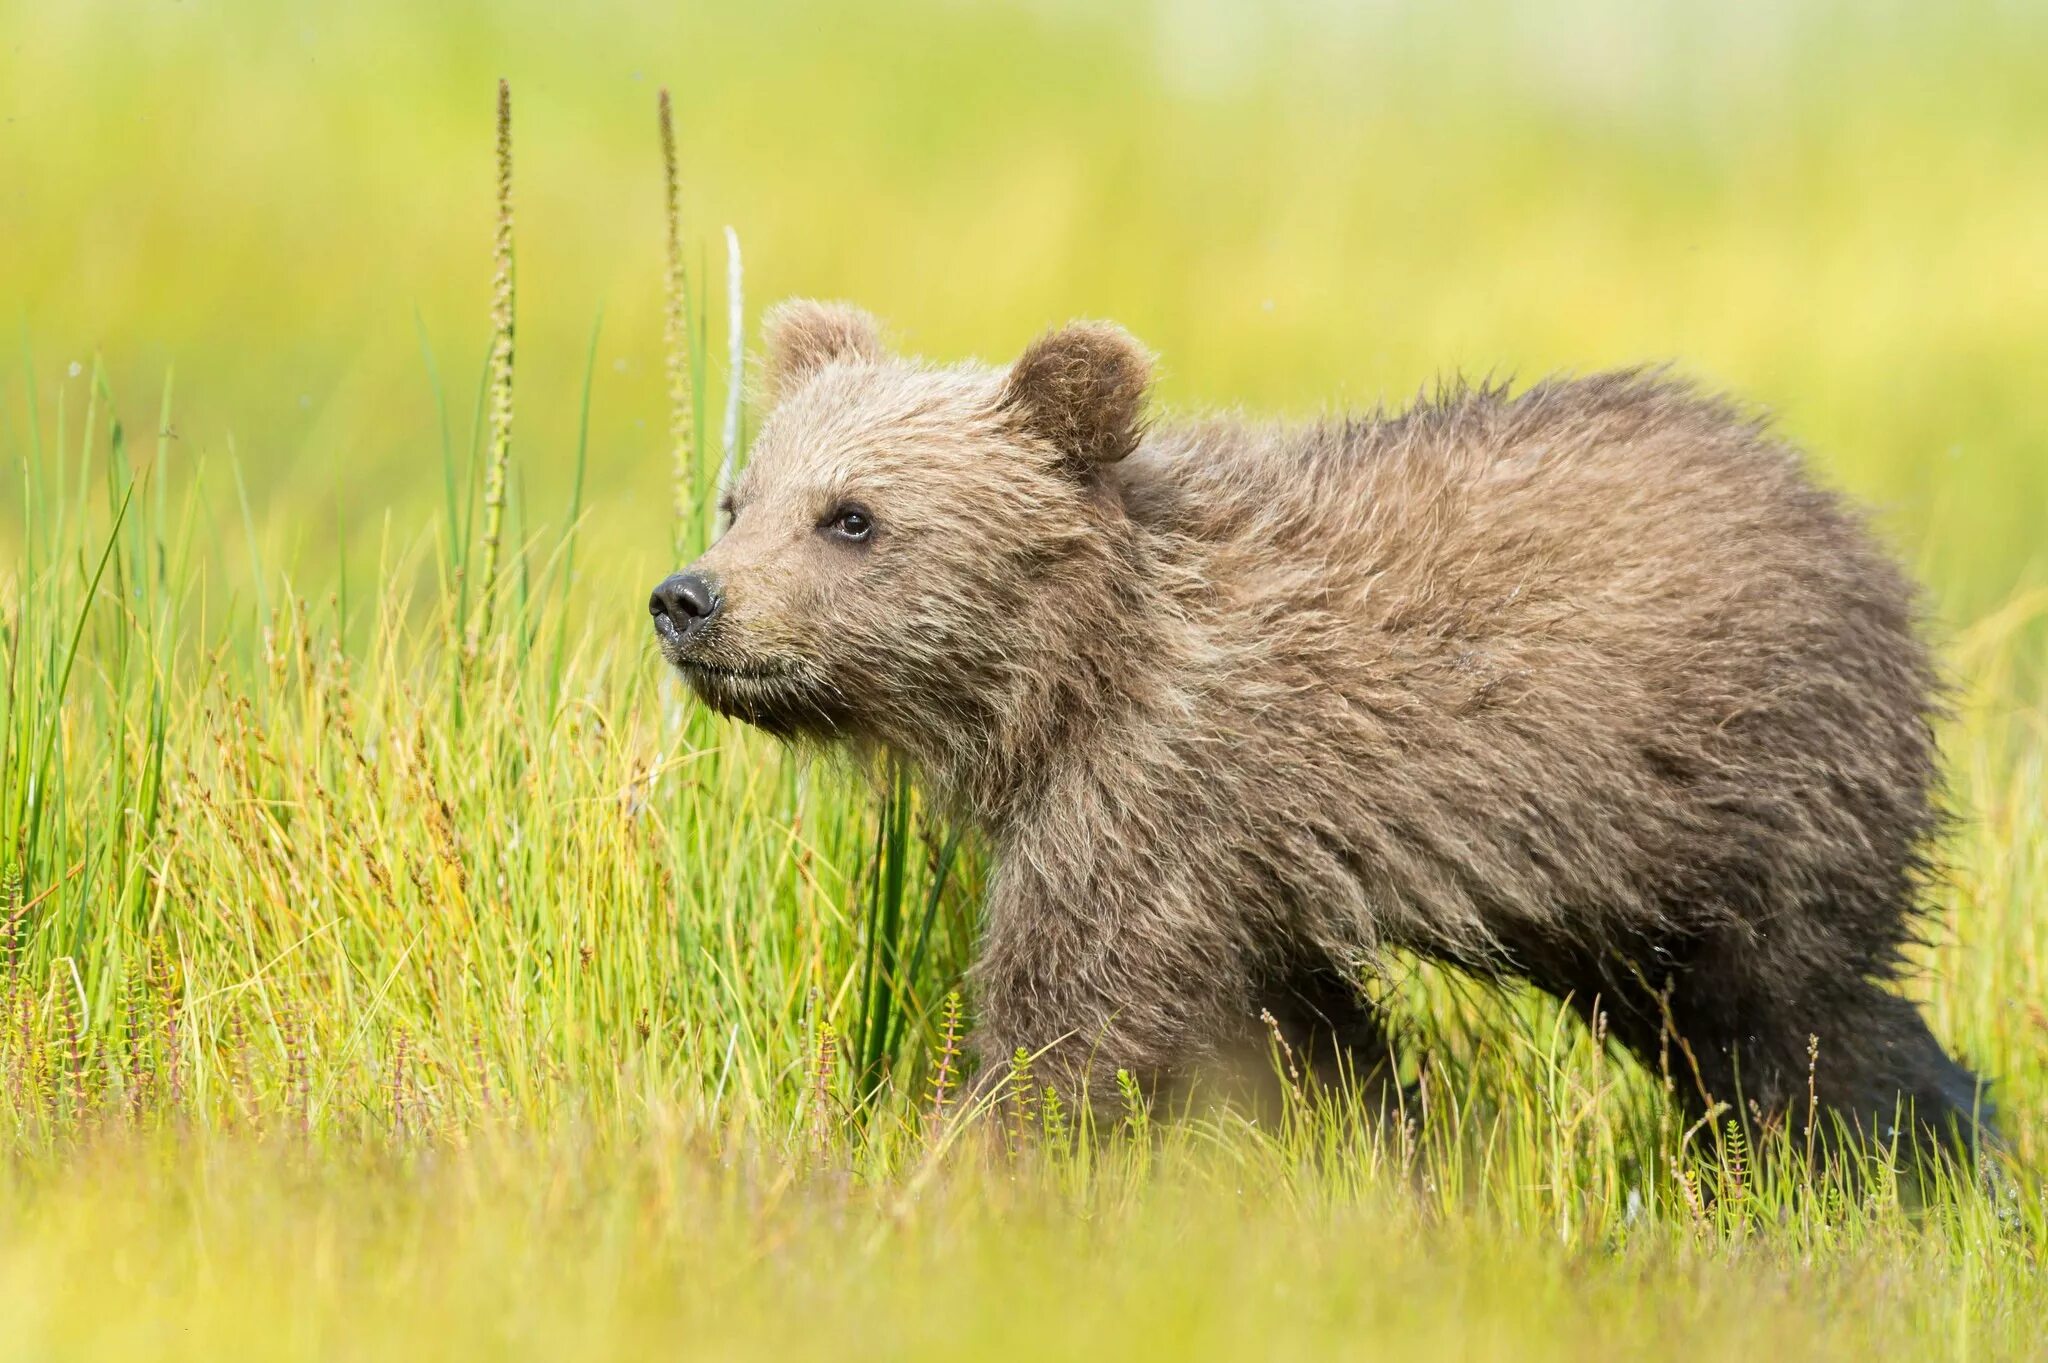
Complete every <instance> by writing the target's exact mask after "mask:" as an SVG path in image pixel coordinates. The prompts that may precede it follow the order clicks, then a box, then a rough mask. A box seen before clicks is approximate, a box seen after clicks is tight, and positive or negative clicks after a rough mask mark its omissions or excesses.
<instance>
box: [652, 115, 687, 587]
mask: <svg viewBox="0 0 2048 1363" xmlns="http://www.w3.org/2000/svg"><path fill="white" fill-rule="evenodd" d="M655 121H656V123H657V125H658V130H659V132H660V134H661V186H662V196H661V210H662V223H663V226H664V228H665V229H666V230H665V233H664V236H663V241H662V244H663V248H664V250H663V256H662V259H663V262H664V265H665V272H664V276H663V281H662V282H663V291H662V299H663V308H662V357H663V363H664V366H665V372H666V373H667V375H668V436H669V460H670V470H671V477H670V484H669V487H670V497H671V501H672V503H673V505H674V508H675V529H676V557H677V558H678V559H681V558H682V557H683V550H684V548H685V546H686V544H687V542H688V533H689V526H690V524H691V521H692V518H693V516H694V515H695V513H696V509H697V460H696V453H695V451H696V440H695V434H696V416H695V401H694V397H695V384H694V381H693V376H692V374H691V366H690V356H691V352H692V347H691V345H690V321H689V318H690V302H689V283H688V280H687V278H686V275H685V271H684V268H683V228H682V216H683V206H682V183H681V176H680V173H679V169H678V166H677V163H676V121H675V107H674V104H673V103H672V101H671V100H670V98H669V93H668V91H667V90H665V89H664V90H663V91H662V92H661V94H660V96H659V98H658V99H657V101H656V120H655Z"/></svg>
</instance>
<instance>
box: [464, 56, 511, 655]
mask: <svg viewBox="0 0 2048 1363" xmlns="http://www.w3.org/2000/svg"><path fill="white" fill-rule="evenodd" d="M491 264H492V273H491V358H490V366H489V374H490V378H489V382H490V422H491V443H490V453H489V458H488V459H487V460H486V462H485V465H484V493H483V496H484V504H483V512H484V523H483V542H482V545H481V546H480V552H481V554H482V558H481V562H480V567H479V570H478V578H479V581H478V584H477V592H478V597H477V621H476V627H475V632H474V633H473V634H472V635H471V636H470V639H469V652H470V655H471V656H472V657H474V656H475V653H476V650H477V647H478V645H479V643H480V641H481V640H483V639H487V638H488V637H489V636H490V632H491V617H492V613H493V611H494V610H495V608H496V606H497V598H498V592H497V584H498V558H499V554H500V552H501V550H500V540H501V539H502V537H503V535H504V528H505V492H506V473H507V469H508V468H509V466H510V464H511V462H512V359H513V326H514V320H515V308H516V291H515V279H514V261H513V253H512V86H511V83H510V82H509V81H506V80H503V79H500V80H499V81H498V217H497V231H496V234H495V235H494V237H493V239H492V244H491Z"/></svg>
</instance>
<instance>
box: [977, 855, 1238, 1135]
mask: <svg viewBox="0 0 2048 1363" xmlns="http://www.w3.org/2000/svg"><path fill="white" fill-rule="evenodd" d="M1060 869H1062V868H1061V867H1060V866H1059V864H1058V863H1057V862H1055V863H1053V864H1051V865H1047V864H1046V863H1045V862H1044V861H1043V860H1040V861H1038V862H1036V863H1033V862H1031V861H1025V862H1024V864H1023V865H1021V866H1020V865H1018V862H1017V861H1016V860H1012V861H1011V862H1010V863H1009V864H1008V865H1006V866H1005V867H1004V869H1003V871H1002V873H1001V874H1000V875H999V877H998V880H997V883H996V885H995V886H994V887H993V888H992V890H991V892H990V897H989V916H988V928H987V932H986V935H985V937H984V940H983V943H982V952H981V958H980V960H979V962H978V963H977V964H976V966H975V967H974V970H973V972H972V975H971V980H972V985H973V990H972V992H973V996H974V1001H975V1006H976V1012H977V1015H978V1022H977V1026H976V1030H975V1037H974V1045H975V1050H976V1052H977V1053H978V1055H979V1056H980V1059H981V1072H980V1076H979V1079H978V1081H977V1083H976V1085H975V1086H974V1090H973V1091H974V1092H975V1093H977V1094H979V1095H981V1096H983V1097H984V1098H986V1096H987V1095H988V1094H990V1093H991V1092H992V1091H994V1090H996V1089H999V1088H1000V1087H1001V1086H1002V1085H1003V1084H1004V1082H1005V1081H1006V1080H1007V1079H1008V1077H1009V1075H1010V1073H1011V1062H1012V1060H1013V1058H1014V1057H1015V1056H1016V1054H1017V1053H1018V1052H1019V1051H1022V1052H1023V1053H1024V1054H1025V1055H1027V1056H1028V1057H1029V1058H1030V1065H1031V1075H1032V1080H1033V1083H1034V1085H1035V1086H1038V1087H1040V1088H1043V1087H1044V1086H1048V1085H1049V1086H1051V1087H1052V1088H1053V1089H1055V1090H1056V1091H1057V1092H1058V1093H1059V1094H1060V1097H1061V1099H1062V1100H1063V1101H1064V1102H1066V1103H1067V1104H1069V1105H1070V1106H1073V1105H1078V1104H1081V1103H1084V1102H1085V1103H1087V1104H1088V1105H1090V1106H1091V1107H1093V1108H1094V1110H1095V1112H1096V1114H1097V1115H1098V1116H1099V1117H1106V1116H1109V1115H1112V1114H1114V1113H1117V1112H1119V1111H1120V1110H1121V1109H1122V1107H1123V1105H1124V1102H1125V1099H1124V1097H1123V1094H1122V1092H1121V1087H1120V1085H1119V1083H1118V1076H1119V1074H1124V1075H1128V1076H1130V1078H1131V1079H1132V1080H1134V1081H1136V1083H1137V1084H1138V1085H1139V1086H1140V1087H1141V1088H1142V1089H1143V1090H1144V1091H1145V1092H1146V1093H1147V1094H1148V1095H1156V1094H1158V1093H1159V1092H1160V1091H1161V1088H1162V1085H1165V1084H1169V1083H1173V1082H1175V1081H1182V1080H1185V1079H1187V1078H1189V1077H1191V1076H1192V1075H1193V1073H1194V1072H1195V1071H1196V1070H1197V1069H1199V1068H1200V1067H1201V1066H1202V1065H1203V1063H1204V1062H1206V1061H1208V1060H1211V1059H1213V1058H1214V1056H1215V1055H1216V1053H1217V1050H1218V1047H1219V1046H1220V1045H1221V1044H1222V1043H1223V1041H1224V1040H1225V1038H1227V1037H1230V1036H1233V1035H1235V1034H1236V1033H1237V1032H1238V1031H1240V1030H1242V1027H1243V1024H1244V1021H1245V1018H1246V1017H1248V1016H1249V1015H1250V1012H1251V1011H1252V1002H1251V989H1250V985H1249V973H1248V972H1247V971H1246V969H1245V968H1244V959H1243V956H1244V954H1243V952H1242V951H1241V950H1240V948H1239V946H1238V944H1237V943H1236V942H1234V941H1232V940H1231V935H1230V934H1229V933H1228V932H1227V931H1225V930H1223V925H1221V924H1219V922H1218V920H1217V918H1216V916H1215V914H1214V911H1213V909H1212V910H1211V911H1210V912H1209V913H1207V914H1204V913H1201V912H1197V911H1196V909H1195V903H1196V900H1195V896H1194V894H1193V893H1191V892H1190V890H1189V889H1188V888H1187V886H1186V885H1185V882H1183V881H1181V880H1180V879H1179V878H1177V877H1174V876H1172V875H1162V874H1159V873H1158V871H1159V868H1158V867H1156V866H1154V867H1150V868H1147V869H1148V870H1149V871H1150V872H1152V874H1143V875H1115V876H1111V875H1105V874H1094V875H1090V874H1085V873H1083V874H1075V875H1072V876H1071V878H1070V877H1067V876H1059V875H1057V874H1054V875H1051V876H1049V875H1048V872H1053V873H1057V872H1058V871H1059V870H1060ZM1076 869H1077V870H1081V871H1083V872H1085V870H1087V869H1089V868H1076ZM1059 881H1067V882H1068V883H1066V884H1059V883H1057V882H1059Z"/></svg>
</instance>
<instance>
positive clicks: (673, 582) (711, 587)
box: [647, 573, 725, 646]
mask: <svg viewBox="0 0 2048 1363" xmlns="http://www.w3.org/2000/svg"><path fill="white" fill-rule="evenodd" d="M724 604H725V597H724V596H723V594H721V593H720V592H719V590H718V584H717V583H715V582H713V581H712V580H711V579H710V578H708V577H706V576H704V575H703V574H702V573H671V574H669V575H668V576H667V577H665V578H663V579H662V580H661V582H660V584H659V585H658V586H656V587H655V589H654V594H653V595H652V596H650V597H648V598H647V613H648V614H649V615H651V616H653V617H654V632H655V633H656V634H658V635H660V636H661V641H662V642H663V643H665V644H669V645H671V646H676V645H680V644H682V643H684V642H686V641H687V640H688V639H689V638H690V636H691V635H692V634H695V633H696V632H697V631H698V630H701V629H703V628H704V626H706V625H708V624H709V623H711V620H712V618H713V617H714V616H716V615H717V614H718V611H719V608H720V607H722V606H723V605H724Z"/></svg>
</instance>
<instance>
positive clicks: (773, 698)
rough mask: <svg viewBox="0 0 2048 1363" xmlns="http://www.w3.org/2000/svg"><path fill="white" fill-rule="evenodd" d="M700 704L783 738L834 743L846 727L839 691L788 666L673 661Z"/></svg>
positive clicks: (708, 661) (710, 661)
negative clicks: (821, 740)
mask: <svg viewBox="0 0 2048 1363" xmlns="http://www.w3.org/2000/svg"><path fill="white" fill-rule="evenodd" d="M671 661H673V662H674V663H675V667H676V671H678V672H680V673H681V674H682V677H683V680H684V681H686V682H688V683H689V686H690V690H692V691H693V692H695V693H696V695H697V699H698V700H700V701H702V702H703V703H704V704H705V705H708V706H710V707H711V708H712V709H713V710H716V711H717V712H718V713H719V714H721V715H724V716H726V717H727V718H728V719H737V720H740V721H742V722H744V723H747V724H751V725H753V726H754V727H755V728H757V729H762V730H765V731H766V732H768V733H771V734H773V735H775V736H776V737H777V738H782V739H796V738H799V737H811V738H818V739H831V738H834V737H837V736H839V734H840V733H841V732H842V730H843V729H844V726H845V716H844V715H843V714H842V713H840V711H841V707H840V706H838V705H837V704H835V703H834V694H835V693H834V692H833V690H832V689H831V688H830V687H822V686H819V685H817V684H816V683H815V682H813V681H812V680H811V679H810V678H809V676H808V674H807V673H805V672H804V670H803V669H801V668H799V667H797V666H795V665H793V664H791V663H786V662H779V661H761V662H754V661H748V662H744V663H742V662H731V661H725V660H715V659H709V658H700V657H683V658H674V659H671Z"/></svg>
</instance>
